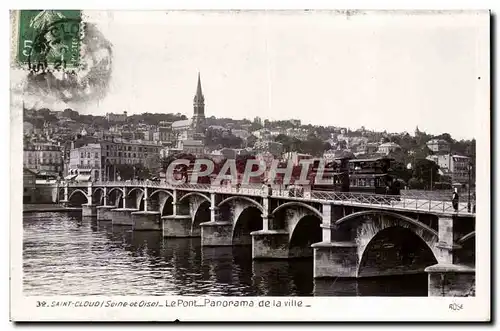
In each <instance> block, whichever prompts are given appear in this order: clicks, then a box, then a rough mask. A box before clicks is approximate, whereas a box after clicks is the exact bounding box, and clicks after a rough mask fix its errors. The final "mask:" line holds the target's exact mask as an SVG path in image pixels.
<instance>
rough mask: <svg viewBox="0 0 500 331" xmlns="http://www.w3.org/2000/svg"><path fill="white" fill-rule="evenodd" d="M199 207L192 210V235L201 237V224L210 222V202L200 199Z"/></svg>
mask: <svg viewBox="0 0 500 331" xmlns="http://www.w3.org/2000/svg"><path fill="white" fill-rule="evenodd" d="M200 200H201V201H200V202H199V203H197V206H195V208H193V210H191V211H190V212H191V220H192V221H191V235H192V236H195V237H197V236H201V226H200V224H201V223H204V222H209V221H210V202H208V201H206V200H204V199H200Z"/></svg>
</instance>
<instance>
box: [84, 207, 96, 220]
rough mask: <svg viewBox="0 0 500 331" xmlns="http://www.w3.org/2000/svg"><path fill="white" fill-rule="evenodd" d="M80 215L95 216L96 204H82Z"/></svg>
mask: <svg viewBox="0 0 500 331" xmlns="http://www.w3.org/2000/svg"><path fill="white" fill-rule="evenodd" d="M82 216H83V217H96V216H97V205H92V204H86V205H82Z"/></svg>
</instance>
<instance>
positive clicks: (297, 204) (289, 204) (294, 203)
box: [271, 201, 323, 220]
mask: <svg viewBox="0 0 500 331" xmlns="http://www.w3.org/2000/svg"><path fill="white" fill-rule="evenodd" d="M292 206H295V207H301V208H305V209H307V210H309V211H311V212H312V213H313V214H314V215H316V216H318V217H319V219H321V220H322V219H323V215H322V214H321V212H320V211H319V210H317V209H316V208H314V207H313V206H310V205H308V204H306V203H303V202H299V201H289V202H285V203H284V204H282V205H279V206H278V207H276V208H275V209H274V210H273V211H272V212H271V214H272V215H276V213H277V212H279V211H280V210H282V209H286V208H289V207H292Z"/></svg>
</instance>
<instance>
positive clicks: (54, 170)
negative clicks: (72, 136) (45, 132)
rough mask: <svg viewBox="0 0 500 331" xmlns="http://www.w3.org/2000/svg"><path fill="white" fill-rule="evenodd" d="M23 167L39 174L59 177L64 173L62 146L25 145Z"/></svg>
mask: <svg viewBox="0 0 500 331" xmlns="http://www.w3.org/2000/svg"><path fill="white" fill-rule="evenodd" d="M23 165H24V167H25V168H27V169H30V170H33V171H35V172H37V173H40V174H42V173H43V174H44V175H47V176H56V177H57V176H59V175H61V173H62V171H63V159H62V150H61V146H59V145H55V144H52V143H28V144H25V146H24V150H23Z"/></svg>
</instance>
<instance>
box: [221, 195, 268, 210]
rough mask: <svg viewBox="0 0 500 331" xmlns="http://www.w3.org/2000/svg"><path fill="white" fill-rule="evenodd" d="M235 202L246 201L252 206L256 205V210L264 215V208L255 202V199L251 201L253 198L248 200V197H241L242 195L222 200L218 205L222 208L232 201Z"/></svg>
mask: <svg viewBox="0 0 500 331" xmlns="http://www.w3.org/2000/svg"><path fill="white" fill-rule="evenodd" d="M233 200H242V201H246V202H249V203H250V204H252V205H254V206H255V207H256V208H258V209H259V210H260V212H261V213H264V207H263V206H262V205H261V204H260V203H258V202H257V201H255V200H254V199H251V198H248V197H245V196H241V195H234V196H231V197H229V198H226V199H224V200H222V201H221V202H220V203H219V204H218V205H217V207H219V208H220V207H222V206H223V205H225V204H226V203H228V202H230V201H233Z"/></svg>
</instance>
